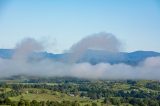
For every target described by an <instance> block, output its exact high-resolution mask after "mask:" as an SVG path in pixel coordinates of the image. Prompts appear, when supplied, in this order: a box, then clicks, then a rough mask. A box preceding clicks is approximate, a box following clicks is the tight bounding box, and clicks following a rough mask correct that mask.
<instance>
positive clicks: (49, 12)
mask: <svg viewBox="0 0 160 106" xmlns="http://www.w3.org/2000/svg"><path fill="white" fill-rule="evenodd" d="M98 32H108V33H112V34H114V35H115V36H116V37H117V38H119V39H120V40H121V41H122V42H123V45H124V51H135V50H154V51H159V52H160V1H159V0H0V48H13V47H15V44H16V43H17V42H19V41H20V40H22V39H23V38H28V37H32V38H35V39H37V40H40V41H43V42H47V43H45V44H46V45H47V49H46V50H47V51H50V52H57V53H59V52H62V51H64V50H67V49H69V48H70V47H71V45H72V44H74V43H76V42H77V41H79V40H80V39H82V38H84V37H85V36H87V35H90V34H94V33H98Z"/></svg>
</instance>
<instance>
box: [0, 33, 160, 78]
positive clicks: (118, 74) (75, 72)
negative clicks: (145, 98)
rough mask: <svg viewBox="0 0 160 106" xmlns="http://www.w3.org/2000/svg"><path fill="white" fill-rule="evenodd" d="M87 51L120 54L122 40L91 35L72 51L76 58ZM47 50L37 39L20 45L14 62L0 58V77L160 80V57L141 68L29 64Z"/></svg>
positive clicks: (139, 66)
mask: <svg viewBox="0 0 160 106" xmlns="http://www.w3.org/2000/svg"><path fill="white" fill-rule="evenodd" d="M87 49H103V50H106V51H110V52H118V51H119V50H120V42H119V41H118V39H117V38H116V37H115V36H113V35H111V34H106V33H99V34H94V35H93V36H92V35H90V36H88V37H86V38H84V39H82V40H81V41H79V42H78V43H77V44H75V45H73V46H72V47H71V51H72V57H74V56H75V57H77V58H79V56H81V55H82V54H83V52H84V51H86V50H87ZM41 50H43V46H42V44H41V43H40V42H38V41H36V40H34V39H31V38H29V39H24V40H23V41H22V42H20V43H18V44H17V46H16V48H15V53H14V55H13V58H11V59H1V58H0V73H1V74H0V77H5V76H10V75H17V74H27V75H39V76H74V77H80V78H93V79H95V78H96V79H156V80H160V76H159V75H160V57H150V58H147V59H146V60H145V61H143V62H141V63H140V64H139V65H137V66H130V65H127V64H124V63H119V64H114V65H111V64H109V63H99V64H96V65H91V64H90V63H75V62H72V63H71V62H68V63H66V62H56V61H52V60H49V59H45V58H44V59H41V60H40V61H28V60H27V59H28V56H29V55H30V54H31V53H33V52H38V51H41Z"/></svg>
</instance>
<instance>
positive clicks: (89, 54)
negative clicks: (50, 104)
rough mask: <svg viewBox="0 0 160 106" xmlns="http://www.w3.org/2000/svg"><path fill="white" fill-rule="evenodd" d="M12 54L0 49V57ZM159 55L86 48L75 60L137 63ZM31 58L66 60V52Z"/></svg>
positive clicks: (5, 57) (42, 53) (93, 62)
mask: <svg viewBox="0 0 160 106" xmlns="http://www.w3.org/2000/svg"><path fill="white" fill-rule="evenodd" d="M13 54H14V50H13V49H0V58H3V59H10V58H11V57H12V56H13ZM155 56H160V53H158V52H154V51H135V52H130V53H127V52H118V53H110V52H106V51H103V50H87V51H86V52H85V53H84V54H83V55H82V56H81V57H80V59H79V60H77V62H89V63H91V64H98V63H101V62H103V63H110V64H117V63H125V64H129V65H137V64H138V63H139V62H141V61H143V60H145V59H146V58H148V57H155ZM30 57H31V59H35V58H46V59H51V60H55V61H63V60H65V61H66V60H68V59H69V57H68V54H67V53H64V54H53V53H48V52H39V53H33V54H32V56H30Z"/></svg>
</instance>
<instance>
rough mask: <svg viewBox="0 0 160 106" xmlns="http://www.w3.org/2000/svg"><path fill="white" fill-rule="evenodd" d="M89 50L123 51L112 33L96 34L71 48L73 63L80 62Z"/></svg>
mask: <svg viewBox="0 0 160 106" xmlns="http://www.w3.org/2000/svg"><path fill="white" fill-rule="evenodd" d="M88 49H94V50H104V51H107V52H112V53H115V52H118V51H119V50H120V49H121V43H120V41H119V40H118V39H117V38H116V37H115V36H114V35H112V34H110V33H105V32H101V33H96V34H92V35H90V36H87V37H85V38H83V39H82V40H80V41H79V42H77V43H76V44H74V45H73V46H72V47H71V52H72V54H71V55H72V56H70V58H71V59H72V61H73V62H75V61H76V60H78V58H80V57H81V56H82V55H83V54H84V53H85V51H87V50H88Z"/></svg>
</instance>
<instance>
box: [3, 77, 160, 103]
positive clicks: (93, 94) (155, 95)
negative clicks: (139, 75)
mask: <svg viewBox="0 0 160 106" xmlns="http://www.w3.org/2000/svg"><path fill="white" fill-rule="evenodd" d="M0 105H1V106H7V105H8V106H160V82H159V81H150V80H86V79H78V78H70V77H54V78H40V77H26V76H25V77H24V76H23V77H22V76H13V77H12V78H6V79H3V80H1V82H0Z"/></svg>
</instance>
